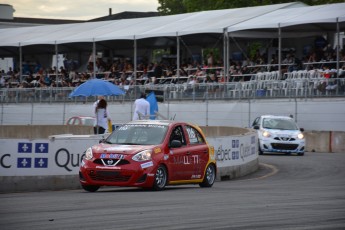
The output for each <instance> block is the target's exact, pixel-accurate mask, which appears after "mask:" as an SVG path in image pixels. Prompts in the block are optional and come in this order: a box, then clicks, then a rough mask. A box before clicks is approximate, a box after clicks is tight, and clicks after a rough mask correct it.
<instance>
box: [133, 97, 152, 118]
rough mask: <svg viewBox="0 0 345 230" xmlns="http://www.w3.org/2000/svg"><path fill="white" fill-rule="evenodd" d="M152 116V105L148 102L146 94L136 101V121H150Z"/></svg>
mask: <svg viewBox="0 0 345 230" xmlns="http://www.w3.org/2000/svg"><path fill="white" fill-rule="evenodd" d="M149 116H150V103H149V102H148V101H147V100H146V95H145V93H142V94H141V95H140V98H138V99H136V100H135V101H134V114H133V121H134V120H143V119H149Z"/></svg>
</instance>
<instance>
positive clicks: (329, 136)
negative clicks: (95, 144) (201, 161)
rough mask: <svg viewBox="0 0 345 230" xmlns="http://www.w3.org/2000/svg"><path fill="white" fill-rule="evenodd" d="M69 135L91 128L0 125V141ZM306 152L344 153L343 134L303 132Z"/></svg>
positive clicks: (209, 129) (216, 129)
mask: <svg viewBox="0 0 345 230" xmlns="http://www.w3.org/2000/svg"><path fill="white" fill-rule="evenodd" d="M201 128H202V129H203V131H204V132H205V135H206V136H207V137H214V136H223V135H229V136H231V135H239V134H241V133H245V132H246V131H245V130H246V129H244V128H239V127H222V126H205V127H201ZM62 133H69V134H74V135H88V134H93V129H92V127H87V126H67V125H1V126H0V139H11V138H12V139H18V138H27V139H35V138H48V137H49V136H51V135H59V134H62ZM304 134H305V136H306V151H307V152H327V153H328V152H330V153H332V152H334V153H345V132H340V131H305V132H304Z"/></svg>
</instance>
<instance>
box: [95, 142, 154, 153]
mask: <svg viewBox="0 0 345 230" xmlns="http://www.w3.org/2000/svg"><path fill="white" fill-rule="evenodd" d="M153 147H154V146H153V145H116V144H105V143H101V144H98V145H94V146H93V147H92V152H93V153H94V154H95V153H109V154H111V153H117V154H125V155H133V154H136V153H138V152H140V151H142V150H146V149H152V148H153Z"/></svg>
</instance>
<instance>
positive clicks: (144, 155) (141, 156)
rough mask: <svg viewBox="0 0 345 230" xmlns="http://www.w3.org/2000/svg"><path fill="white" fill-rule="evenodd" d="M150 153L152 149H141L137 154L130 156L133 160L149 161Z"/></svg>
mask: <svg viewBox="0 0 345 230" xmlns="http://www.w3.org/2000/svg"><path fill="white" fill-rule="evenodd" d="M151 154H152V151H151V150H144V151H141V152H139V153H137V154H135V155H134V156H133V157H132V160H134V161H139V162H140V161H149V160H151Z"/></svg>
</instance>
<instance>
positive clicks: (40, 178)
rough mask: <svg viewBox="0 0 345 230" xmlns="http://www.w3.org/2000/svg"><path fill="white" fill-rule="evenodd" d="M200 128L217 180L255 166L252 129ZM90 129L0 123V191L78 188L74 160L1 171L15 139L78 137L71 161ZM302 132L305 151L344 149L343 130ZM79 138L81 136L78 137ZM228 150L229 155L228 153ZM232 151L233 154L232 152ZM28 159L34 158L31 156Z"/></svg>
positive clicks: (91, 140) (89, 142) (94, 139)
mask: <svg viewBox="0 0 345 230" xmlns="http://www.w3.org/2000/svg"><path fill="white" fill-rule="evenodd" d="M201 128H202V130H203V131H204V132H205V134H206V136H207V140H208V142H209V143H210V144H212V145H213V146H215V154H216V158H217V164H218V167H217V169H218V172H217V180H218V181H220V180H227V179H234V178H238V177H242V176H245V175H248V174H250V173H252V172H254V171H256V170H257V169H258V166H259V161H258V157H257V138H256V132H255V131H254V130H252V129H246V128H237V127H220V126H214V127H210V126H206V127H201ZM61 133H69V134H71V135H70V137H68V135H59V134H61ZM92 133H93V129H92V127H86V126H66V125H4V126H0V146H1V147H0V163H1V165H0V192H1V193H6V192H22V191H25V192H26V191H41V190H60V189H77V188H80V185H79V179H78V175H77V171H75V170H78V168H79V166H78V164H76V163H74V164H75V168H76V169H75V170H74V171H72V170H71V171H72V172H69V174H67V175H57V174H56V175H54V171H53V172H52V171H49V173H46V174H45V173H44V172H43V173H42V174H41V175H22V174H20V173H19V174H17V173H15V175H13V176H12V175H6V173H4V172H5V170H6V168H7V167H8V165H10V164H13V165H15V164H16V161H15V160H16V159H12V160H13V161H12V163H10V160H9V159H10V155H11V152H13V155H15V152H16V151H17V152H18V150H16V148H17V147H16V146H15V144H17V142H18V141H19V140H20V141H22V140H21V139H24V141H25V142H32V143H33V144H36V142H44V141H47V142H48V141H49V142H52V143H55V144H56V145H62V146H61V147H62V148H66V144H65V143H63V144H61V143H60V144H59V142H58V140H59V139H61V138H62V139H63V138H67V139H68V140H67V142H66V143H67V144H71V143H72V144H73V143H75V142H76V141H78V145H79V144H80V145H79V146H75V147H73V148H74V149H73V148H72V147H71V148H72V149H68V148H67V149H66V153H67V152H68V151H69V153H72V154H71V155H73V154H74V155H78V157H77V158H76V159H75V162H78V160H80V158H81V157H82V156H81V153H80V151H81V150H80V149H83V148H86V147H85V146H86V145H88V146H89V145H92V144H95V143H97V142H98V140H99V139H101V137H100V136H96V135H90V134H92ZM52 135H53V136H52ZM54 135H55V136H54ZM305 135H306V151H307V152H314V151H315V152H340V153H345V132H330V131H308V132H305ZM49 137H51V138H49ZM72 137H73V138H74V139H75V140H74V139H73V138H72ZM78 138H79V139H78ZM80 138H82V140H81V139H80ZM16 140H18V141H16ZM12 142H13V143H15V144H12V145H13V148H12V150H10V151H7V150H6V151H4V149H5V147H6V145H7V144H8V143H12ZM52 149H53V150H52V151H53V152H52V153H51V155H52V156H50V157H52V158H54V157H55V161H56V159H57V155H56V154H57V152H58V151H57V150H56V149H55V150H54V148H52ZM77 149H78V150H77ZM232 150H235V151H232ZM78 151H79V152H78ZM230 152H231V154H232V156H230V155H231V154H230ZM254 152H255V153H254ZM233 153H235V154H234V155H233ZM49 154H50V153H49ZM54 154H55V156H54ZM63 154H65V153H63ZM236 154H237V155H236ZM68 157H70V156H68ZM32 159H34V157H33V156H32ZM78 163H79V162H78ZM26 172H28V171H26ZM60 174H61V173H60ZM4 175H6V176H4Z"/></svg>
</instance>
